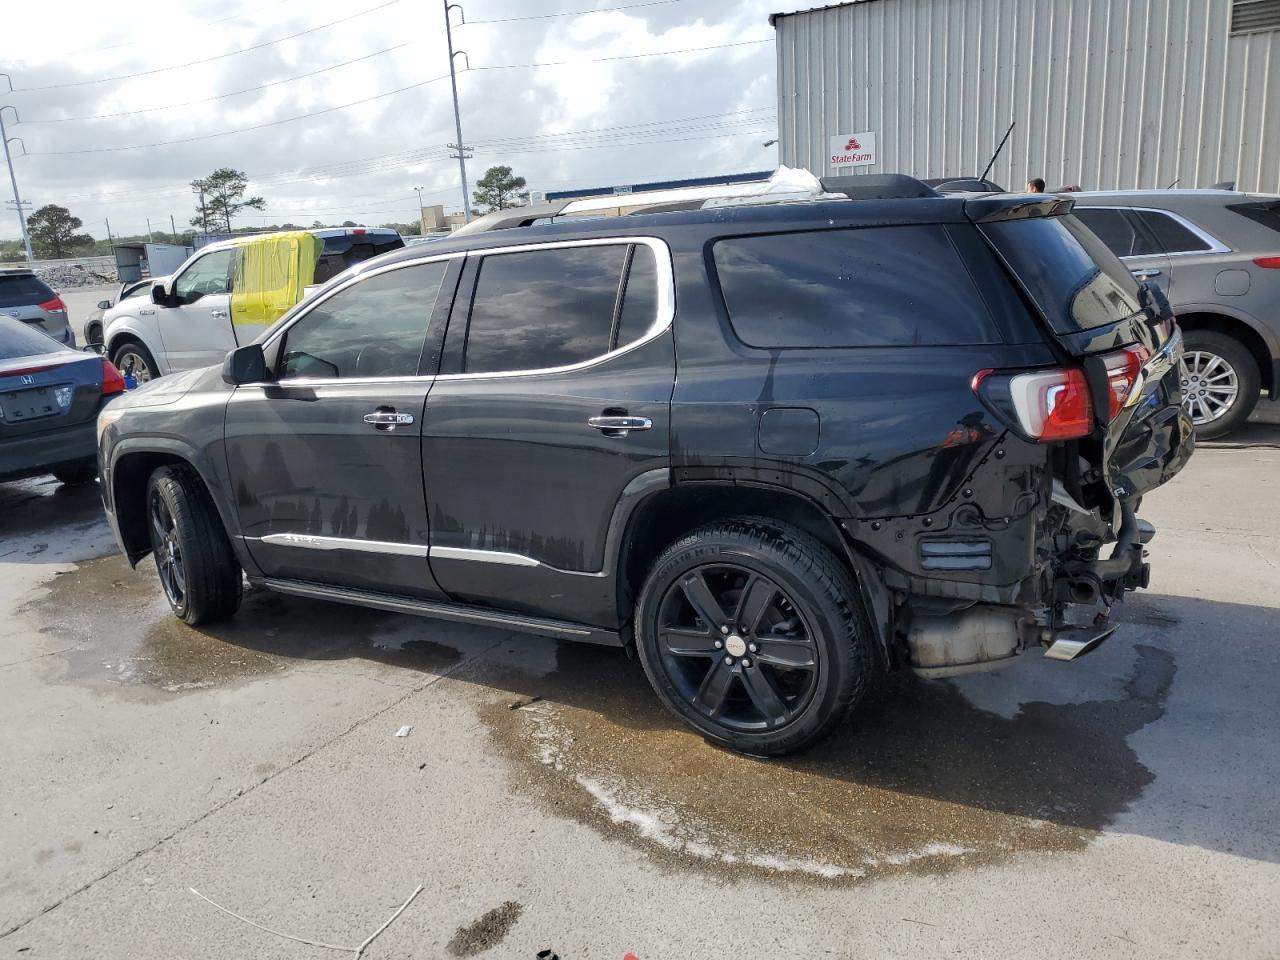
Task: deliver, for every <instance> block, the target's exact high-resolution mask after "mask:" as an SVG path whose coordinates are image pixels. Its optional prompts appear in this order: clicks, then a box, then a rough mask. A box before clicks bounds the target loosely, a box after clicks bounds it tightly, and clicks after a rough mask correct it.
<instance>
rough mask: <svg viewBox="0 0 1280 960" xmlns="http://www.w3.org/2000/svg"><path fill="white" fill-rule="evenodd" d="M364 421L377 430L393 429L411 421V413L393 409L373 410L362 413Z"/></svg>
mask: <svg viewBox="0 0 1280 960" xmlns="http://www.w3.org/2000/svg"><path fill="white" fill-rule="evenodd" d="M364 422H365V423H367V424H370V425H372V426H373V427H375V428H376V429H378V430H394V429H395V428H396V427H398V426H401V425H403V424H409V423H413V414H412V413H396V412H395V411H394V410H375V411H373V413H366V414H365V415H364Z"/></svg>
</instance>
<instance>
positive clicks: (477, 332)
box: [463, 243, 628, 373]
mask: <svg viewBox="0 0 1280 960" xmlns="http://www.w3.org/2000/svg"><path fill="white" fill-rule="evenodd" d="M627 246H628V245H627V244H625V243H618V244H604V245H584V246H574V247H553V248H549V249H546V250H530V251H525V252H520V253H499V254H493V255H491V256H487V257H485V258H484V260H483V261H482V262H481V264H480V272H479V276H478V277H477V280H476V288H475V296H474V298H473V299H472V302H471V316H470V320H469V322H468V326H467V342H466V352H465V356H464V359H463V370H464V371H465V372H466V373H494V372H516V371H521V370H542V369H547V368H550V367H563V366H568V365H570V364H574V363H580V362H582V361H583V360H590V359H592V358H594V357H598V356H602V355H603V354H605V353H608V352H609V349H610V341H611V339H612V335H613V326H614V315H615V310H616V308H617V303H618V292H619V287H620V286H621V280H622V268H623V264H624V262H625V260H626V254H627Z"/></svg>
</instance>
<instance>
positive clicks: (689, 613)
mask: <svg viewBox="0 0 1280 960" xmlns="http://www.w3.org/2000/svg"><path fill="white" fill-rule="evenodd" d="M636 645H637V648H638V650H639V653H640V660H641V663H642V664H643V665H644V669H645V673H646V675H647V676H648V678H649V682H650V683H651V684H652V685H653V688H654V690H655V691H656V692H657V694H658V696H659V698H660V699H661V700H662V702H663V703H664V704H665V705H666V706H667V707H668V708H669V709H670V710H672V711H673V712H674V713H676V714H677V715H678V716H679V717H681V718H682V719H683V720H684V721H685V722H687V723H688V724H690V725H691V726H693V727H694V728H695V729H697V730H698V731H699V732H701V733H702V734H704V735H705V736H706V737H708V738H709V739H711V740H713V741H715V742H716V743H719V744H722V745H724V746H727V747H731V748H733V749H735V750H741V751H743V752H746V753H754V754H771V755H776V754H783V753H789V752H791V751H794V750H799V749H801V748H803V747H806V746H808V745H809V744H811V743H813V742H815V741H816V740H818V739H819V738H821V737H822V736H824V735H825V734H827V733H828V732H830V731H831V730H832V729H833V728H834V727H835V726H836V725H837V724H838V723H839V722H840V721H841V720H843V719H844V717H845V716H847V715H848V713H849V711H850V710H851V709H852V708H853V707H854V705H855V704H856V703H857V702H858V700H859V699H860V698H861V697H862V695H863V692H864V690H865V689H866V687H867V685H868V682H869V680H870V678H871V675H872V671H873V669H874V668H873V663H874V660H873V657H872V654H871V634H870V630H869V628H868V625H867V622H866V618H865V616H864V615H863V611H862V606H861V601H860V599H859V596H858V592H857V587H856V585H855V584H854V582H853V578H852V577H851V576H850V574H849V573H848V571H847V570H846V569H845V568H844V566H843V565H842V564H841V563H840V561H839V560H838V559H837V558H836V557H835V556H834V555H833V554H832V553H831V551H830V550H828V549H827V548H826V547H825V546H823V545H822V544H821V543H819V542H818V541H817V540H815V539H813V538H812V537H810V536H809V535H807V534H805V533H803V532H802V531H800V530H797V529H795V528H793V527H789V526H785V525H782V524H778V523H775V522H773V521H771V520H767V519H762V518H754V517H747V518H742V519H735V520H728V521H724V522H721V523H716V524H711V525H708V526H705V527H702V528H700V529H698V530H695V531H694V532H693V533H691V534H689V535H688V536H686V537H684V538H682V539H681V540H678V541H677V542H675V543H673V544H672V545H671V546H670V547H668V548H667V550H666V551H665V552H664V553H663V554H662V555H661V556H660V557H659V558H658V560H657V561H656V562H655V563H654V565H653V569H652V570H651V571H650V573H649V576H648V578H647V579H646V581H645V584H644V588H643V590H642V592H641V596H640V602H639V604H638V605H637V608H636Z"/></svg>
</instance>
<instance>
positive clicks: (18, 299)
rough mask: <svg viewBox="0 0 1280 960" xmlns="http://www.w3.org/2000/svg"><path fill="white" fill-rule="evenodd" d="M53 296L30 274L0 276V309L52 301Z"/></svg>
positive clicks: (37, 278) (47, 288) (41, 281)
mask: <svg viewBox="0 0 1280 960" xmlns="http://www.w3.org/2000/svg"><path fill="white" fill-rule="evenodd" d="M54 296H55V294H54V292H53V291H52V290H50V289H49V287H48V286H47V285H46V284H45V282H44V281H43V280H41V279H40V278H39V277H36V276H33V275H31V274H21V273H20V274H16V275H14V274H10V275H8V276H6V275H4V274H0V307H27V306H31V305H33V304H38V303H44V302H45V301H47V300H52V299H53V298H54Z"/></svg>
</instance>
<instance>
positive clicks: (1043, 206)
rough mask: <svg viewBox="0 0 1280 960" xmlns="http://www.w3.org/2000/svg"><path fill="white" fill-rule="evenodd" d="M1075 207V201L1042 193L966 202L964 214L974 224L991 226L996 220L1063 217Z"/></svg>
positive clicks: (1006, 195) (982, 198)
mask: <svg viewBox="0 0 1280 960" xmlns="http://www.w3.org/2000/svg"><path fill="white" fill-rule="evenodd" d="M1075 205H1076V202H1075V200H1073V199H1071V198H1070V197H1059V196H1050V195H1047V194H1043V193H1026V194H1007V193H1006V194H1002V195H1000V196H991V197H974V198H972V199H970V200H966V201H965V202H964V212H965V215H966V216H967V217H968V218H969V219H970V220H972V221H973V222H974V223H994V222H996V221H998V220H1026V219H1029V218H1030V217H1062V216H1066V215H1067V214H1068V213H1070V212H1071V211H1072V210H1073V209H1074V208H1075Z"/></svg>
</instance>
